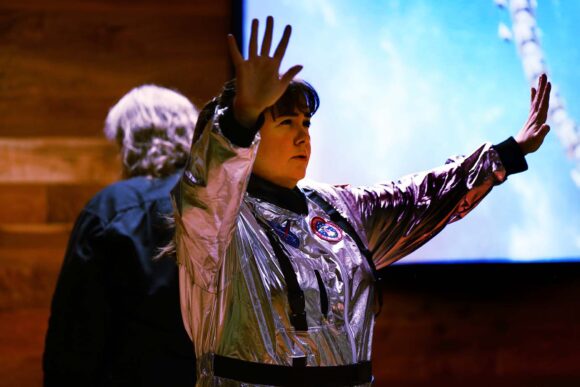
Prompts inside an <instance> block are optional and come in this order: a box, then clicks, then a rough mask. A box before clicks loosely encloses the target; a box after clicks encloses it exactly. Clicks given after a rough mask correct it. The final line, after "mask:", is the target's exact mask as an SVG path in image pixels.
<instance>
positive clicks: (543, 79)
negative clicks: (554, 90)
mask: <svg viewBox="0 0 580 387" xmlns="http://www.w3.org/2000/svg"><path fill="white" fill-rule="evenodd" d="M546 83H547V77H546V74H542V75H540V77H539V78H538V90H537V92H538V96H539V98H537V99H536V102H535V103H534V110H536V111H537V110H539V109H540V106H541V105H540V101H541V99H542V95H543V93H544V90H545V88H546Z"/></svg>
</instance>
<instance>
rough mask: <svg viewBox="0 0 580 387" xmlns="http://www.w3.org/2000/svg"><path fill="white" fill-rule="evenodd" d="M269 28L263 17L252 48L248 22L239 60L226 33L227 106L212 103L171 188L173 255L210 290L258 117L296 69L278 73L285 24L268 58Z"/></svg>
mask: <svg viewBox="0 0 580 387" xmlns="http://www.w3.org/2000/svg"><path fill="white" fill-rule="evenodd" d="M272 31H273V19H272V18H271V17H268V20H267V23H266V31H265V34H264V39H263V42H262V48H261V51H260V53H258V48H257V45H258V44H257V40H258V38H257V35H258V21H257V20H254V21H253V23H252V33H251V36H250V44H249V57H248V59H245V60H244V59H243V58H242V55H241V54H240V52H239V51H238V49H237V47H236V44H235V41H234V38H233V36H231V35H230V36H228V44H229V48H230V54H231V57H232V60H233V62H234V65H235V68H236V94H235V97H234V99H233V102H232V103H231V105H230V106H217V107H216V108H215V112H214V113H213V119H211V120H210V121H209V122H208V124H207V126H206V127H205V129H204V132H203V134H202V135H201V137H200V138H199V140H198V141H196V142H195V143H194V144H193V145H192V149H191V156H190V162H189V165H188V167H187V168H186V170H185V172H184V174H183V177H182V179H181V181H180V182H179V184H178V186H177V187H176V188H175V189H174V191H173V198H174V201H175V207H176V210H177V211H176V245H177V254H178V259H179V261H180V264H182V265H184V266H185V268H186V271H187V273H188V274H189V277H190V279H191V281H192V282H193V283H194V284H195V285H197V286H200V287H202V288H203V289H206V290H208V291H212V292H215V291H217V290H218V282H219V280H218V278H217V276H216V274H217V273H218V271H219V270H220V268H221V266H222V264H223V259H224V257H225V252H226V249H227V248H228V246H229V244H230V241H231V238H232V234H233V231H234V228H235V221H236V219H237V215H238V212H239V208H240V206H241V203H242V200H243V196H244V193H245V191H246V184H247V181H248V178H249V175H250V173H251V171H252V167H253V163H254V159H255V156H256V151H257V148H258V143H259V135H256V133H257V131H258V129H259V127H260V126H261V119H260V116H261V115H262V113H263V112H264V110H266V109H267V108H268V107H270V106H271V105H273V104H274V103H275V102H276V101H277V100H278V99H279V98H280V97H281V96H282V94H283V93H284V92H285V90H286V88H287V86H288V84H289V83H290V81H291V80H292V78H293V77H294V76H295V75H296V74H297V73H298V72H299V71H300V70H301V68H302V67H301V66H294V67H292V68H291V69H290V70H288V71H287V72H286V73H285V74H284V75H282V76H281V75H280V74H279V67H280V62H281V61H282V58H283V57H284V53H285V51H286V47H287V44H288V41H289V39H290V34H291V29H290V27H289V26H287V27H286V29H285V30H284V34H283V36H282V39H281V41H280V43H279V45H278V47H277V49H276V51H275V53H274V55H273V56H272V57H270V56H269V54H270V46H271V41H272Z"/></svg>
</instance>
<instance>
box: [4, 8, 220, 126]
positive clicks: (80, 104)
mask: <svg viewBox="0 0 580 387" xmlns="http://www.w3.org/2000/svg"><path fill="white" fill-rule="evenodd" d="M48 3H50V4H48ZM73 3H75V2H73V1H59V2H56V4H52V2H41V1H31V2H25V3H21V2H19V1H5V2H3V3H2V5H0V47H2V50H1V51H0V74H2V85H1V86H0V136H12V137H14V136H16V137H26V136H99V137H100V136H101V128H102V122H103V119H104V117H105V115H106V112H107V110H108V108H109V107H110V106H111V105H112V104H113V103H114V102H115V101H116V100H117V99H118V98H119V97H120V96H122V95H123V94H124V93H125V92H127V91H128V90H129V89H131V88H133V87H135V86H137V85H139V84H143V83H158V84H161V85H164V86H167V87H171V88H177V89H179V90H181V91H182V92H183V93H184V94H185V95H187V96H188V97H190V98H191V99H192V100H193V101H194V102H195V103H196V104H198V105H201V104H203V102H205V101H207V100H208V99H209V98H210V97H211V96H213V95H214V94H215V93H216V92H217V91H218V90H219V87H220V86H221V84H222V83H223V82H224V81H225V80H226V79H227V78H229V64H228V62H227V48H226V43H225V34H226V32H227V31H228V27H229V13H228V12H229V9H228V7H227V2H226V1H224V0H219V1H212V2H210V1H192V2H181V1H176V2H171V1H169V2H164V3H160V2H153V1H150V2H144V3H142V2H122V3H121V4H120V5H118V4H116V2H115V3H114V2H103V1H100V2H99V1H87V2H76V3H78V4H74V5H73Z"/></svg>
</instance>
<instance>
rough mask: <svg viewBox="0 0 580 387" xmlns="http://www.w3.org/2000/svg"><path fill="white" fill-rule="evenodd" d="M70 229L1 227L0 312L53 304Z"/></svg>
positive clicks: (26, 226)
mask: <svg viewBox="0 0 580 387" xmlns="http://www.w3.org/2000/svg"><path fill="white" fill-rule="evenodd" d="M71 228H72V224H68V223H64V224H51V225H47V224H36V225H30V224H15V225H0V309H6V308H15V307H29V306H48V305H49V304H50V299H51V297H52V294H53V292H54V286H55V284H56V279H57V277H58V273H59V271H60V267H61V265H62V260H63V257H64V253H65V249H66V245H67V242H68V238H69V234H70V231H71Z"/></svg>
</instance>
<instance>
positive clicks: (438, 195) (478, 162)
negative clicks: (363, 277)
mask: <svg viewBox="0 0 580 387" xmlns="http://www.w3.org/2000/svg"><path fill="white" fill-rule="evenodd" d="M514 144H515V146H514ZM518 152H519V154H518ZM504 163H505V164H504ZM526 168H527V164H526V162H525V159H524V158H523V154H522V153H521V151H520V150H519V148H518V146H517V144H516V143H515V141H514V140H513V139H510V140H507V141H506V142H504V143H501V144H499V145H497V146H492V145H491V144H489V143H487V144H484V145H482V146H481V147H479V148H478V149H477V150H476V151H475V152H473V153H472V154H471V155H470V156H467V157H458V158H454V159H450V160H448V161H447V163H446V164H445V165H444V166H442V167H439V168H436V169H432V170H430V171H426V172H422V173H417V174H414V175H410V176H406V177H404V178H402V179H401V180H399V181H397V182H390V183H385V184H377V185H373V186H368V187H356V188H352V187H349V186H346V187H342V188H341V189H340V190H339V193H340V195H341V196H342V200H343V201H346V202H347V206H348V207H349V212H351V214H352V215H353V216H354V217H355V218H356V219H357V222H358V225H359V227H361V228H362V230H363V233H364V235H365V236H366V239H367V243H368V246H369V249H370V251H371V252H372V255H373V260H374V262H375V265H376V267H377V268H379V269H380V268H382V267H385V266H387V265H389V264H391V263H393V262H395V261H397V260H399V259H401V258H403V257H405V256H406V255H408V254H410V253H411V252H413V251H415V250H416V249H418V248H419V247H421V246H422V245H423V244H425V242H427V241H428V240H430V239H431V238H433V237H434V236H435V235H437V234H438V233H439V232H440V231H441V230H442V229H443V228H444V227H445V226H446V225H447V224H449V223H451V222H454V221H456V220H459V219H461V218H463V217H464V216H465V215H467V213H469V211H471V210H472V209H473V208H474V207H475V206H476V205H477V204H478V203H479V202H480V201H481V200H482V199H483V197H485V196H486V195H487V193H489V191H490V190H491V189H492V187H493V186H494V185H497V184H500V183H502V182H503V181H504V180H505V179H506V177H507V175H508V174H509V173H516V172H520V171H522V170H525V169H526ZM340 191H342V192H340Z"/></svg>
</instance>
